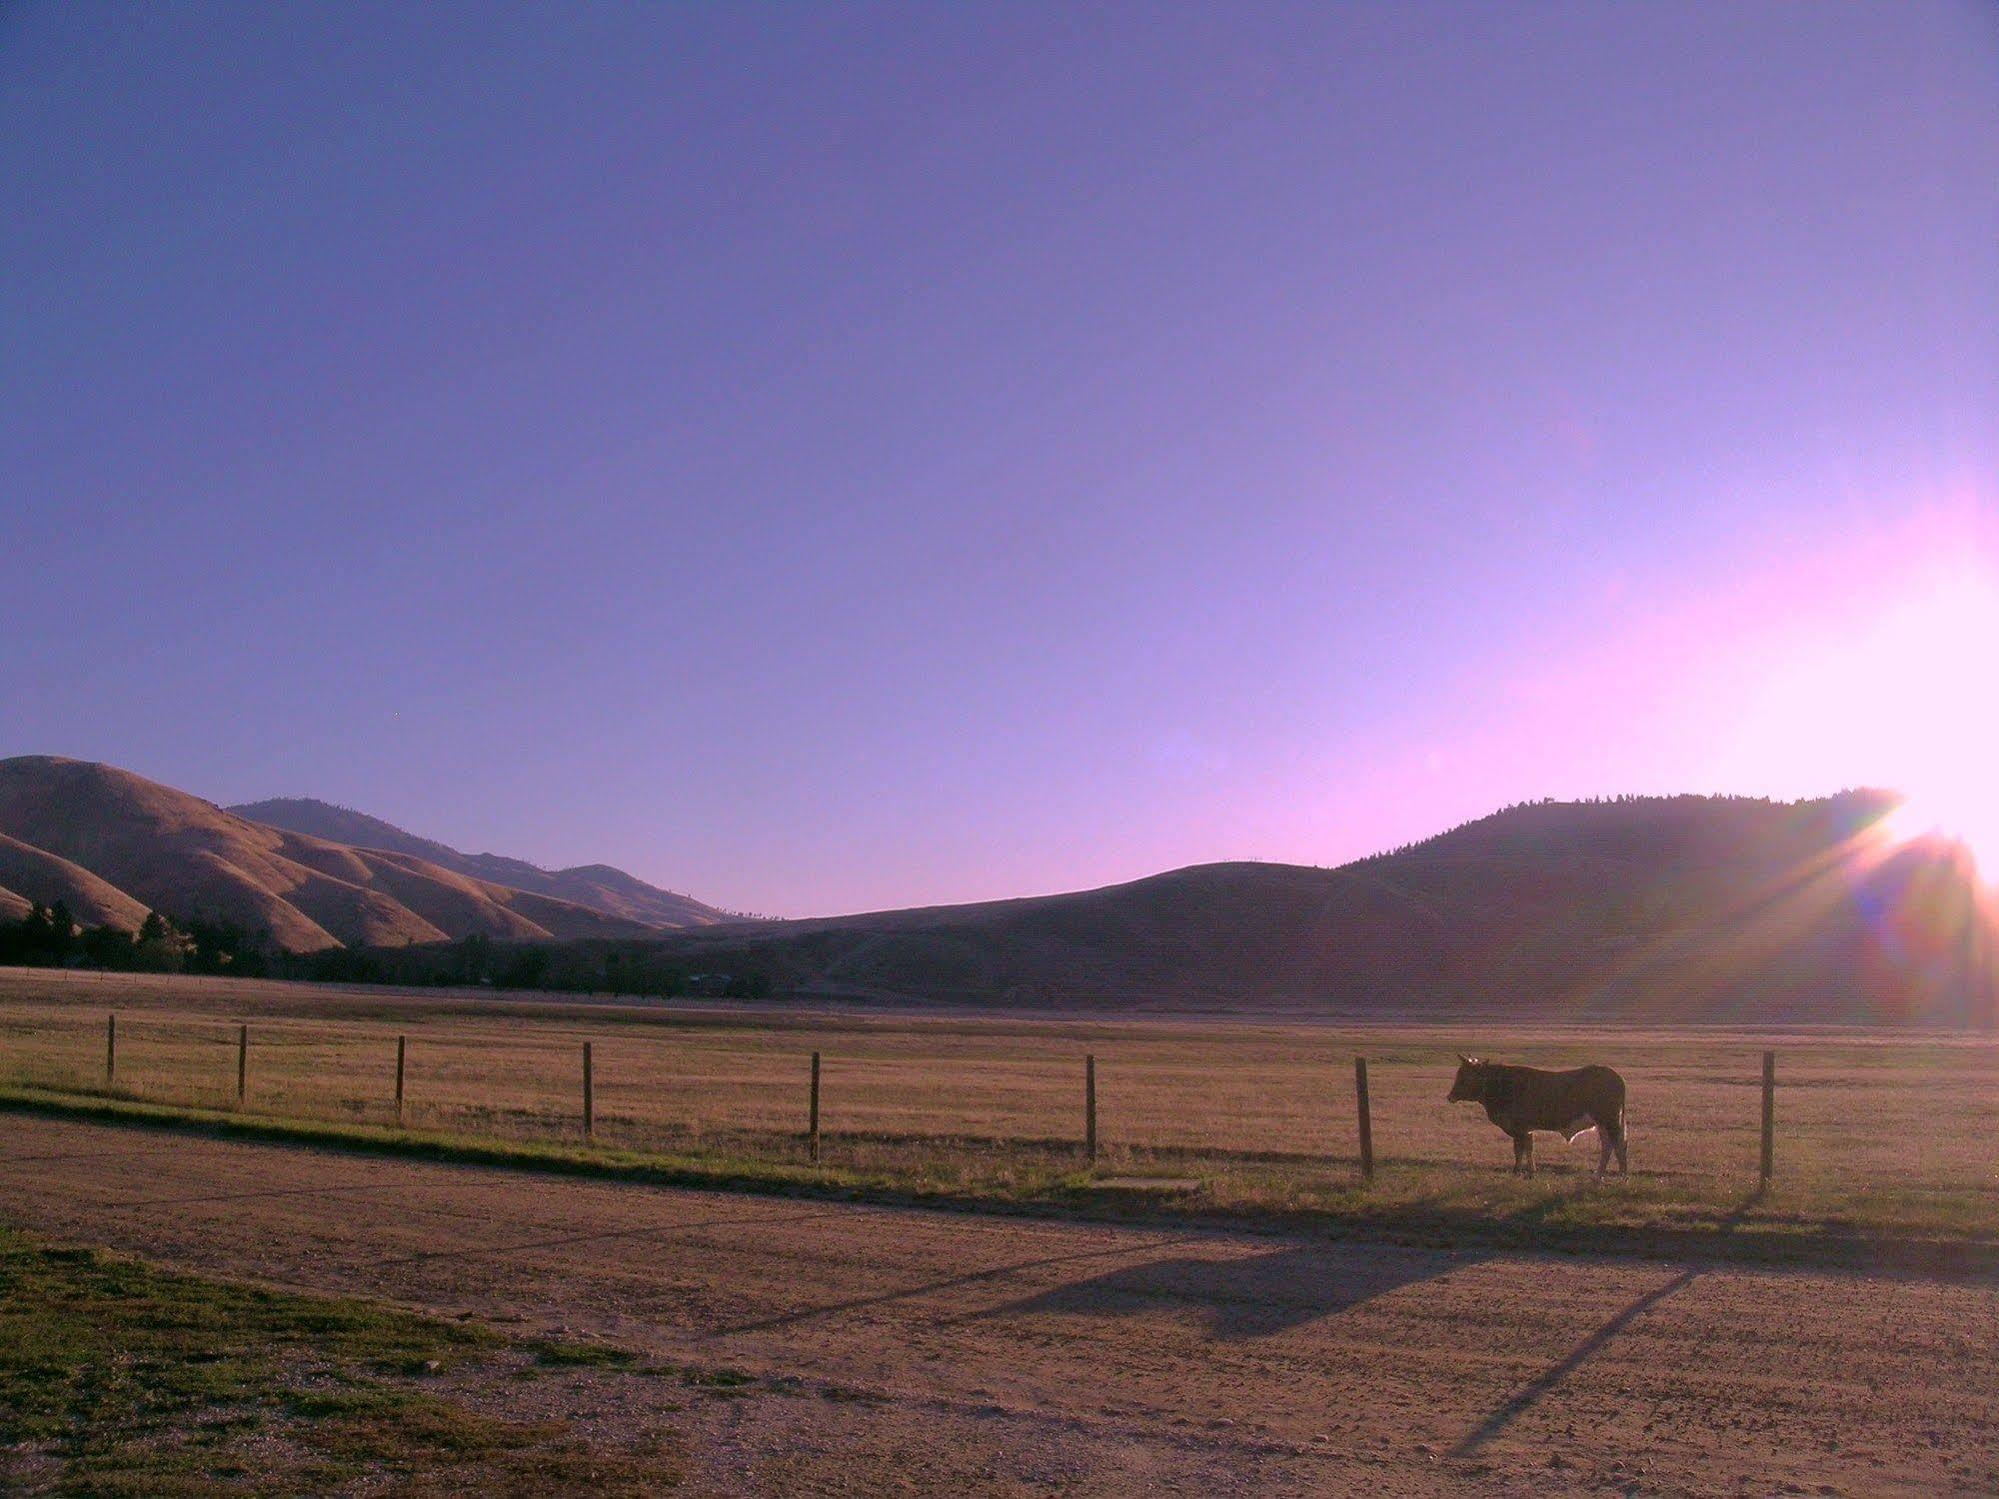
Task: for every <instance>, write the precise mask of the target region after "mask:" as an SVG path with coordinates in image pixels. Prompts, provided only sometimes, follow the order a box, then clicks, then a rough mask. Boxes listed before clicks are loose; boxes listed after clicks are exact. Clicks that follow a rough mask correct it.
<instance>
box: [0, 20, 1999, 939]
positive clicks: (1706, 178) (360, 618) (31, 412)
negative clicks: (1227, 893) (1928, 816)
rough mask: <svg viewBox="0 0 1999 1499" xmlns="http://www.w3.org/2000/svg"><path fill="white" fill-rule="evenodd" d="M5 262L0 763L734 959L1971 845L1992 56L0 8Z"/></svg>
mask: <svg viewBox="0 0 1999 1499" xmlns="http://www.w3.org/2000/svg"><path fill="white" fill-rule="evenodd" d="M0 205H4V206H0V268H4V270H0V522H4V524H5V531H6V536H7V538H8V540H7V542H6V544H5V545H4V546H0V599H4V600H5V605H6V616H7V617H8V618H9V619H10V620H11V621H12V622H13V626H14V627H13V629H11V630H10V631H9V632H8V633H9V640H8V649H7V650H6V651H5V652H4V653H0V755H4V754H16V753H52V754H66V755H72V756H78V757H82V758H88V759H96V760H106V761H110V762H112V763H114V764H118V765H121V766H124V767H126V768H128V769H131V770H135V771H138V772H140V773H141V774H144V775H147V776H151V777H153V778H155V779H157V780H161V781H165V782H167V783H169V784H172V785H175V786H179V787H182V788H183V789H186V790H189V791H193V792H195V793H196V794H198V795H202V796H205V797H208V798H211V799H213V800H216V801H219V802H230V801H237V800H248V799H253V798H260V797H265V796H274V795H309V796H318V797H322V798H325V799H327V800H331V801H336V802H340V803H343V804H346V805H350V806H354V807H358V808H360V809H362V810H364V811H367V812H370V813H372V814H374V815H377V816H380V817H385V818H387V819H389V820H390V821H392V822H395V823H398V824H400V825H402V826H404V827H406V828H409V829H411V830H413V831H416V832H419V833H422V834H425V835H427V836H431V837H435V838H440V839H443V840H444V841H446V842H449V843H452V844H454V845H456V846H459V847H461V848H466V849H469V850H474V851H477V850H487V849H490V850H495V851H500V852H505V853H510V854H515V855H518V856H522V857H527V858H531V859H534V860H535V861H537V862H540V863H544V864H549V865H564V864H571V863H580V862H594V861H605V862H609V863H613V864H617V865H619V866H621V867H624V868H627V869H629V870H631V871H632V872H634V873H636V874H639V875H641V876H643V877H645V878H648V879H651V880H654V881H656V882H658V883H661V884H664V885H668V886H671V887H673V888H676V889H681V890H685V891H688V892H690V893H693V894H695V895H697V896H700V897H702V898H704V899H707V900H711V901H714V902H716V903H719V904H722V905H726V906H728V907H730V908H732V909H738V910H748V911H753V912H758V913H765V914H777V915H803V914H814V913H827V912H834V911H849V910H861V909H868V908H873V907H883V906H894V905H905V904H916V903H930V902H941V901H952V900H967V899H982V898H988V897H996V896H1006V895H1019V894H1030V893H1039V892H1044V891H1052V890H1059V889H1070V888H1079V887H1085V886H1092V885H1097V884H1103V883H1107V882H1111V881H1115V880H1120V879H1128V878H1133V877H1137V876H1140V875H1144V874H1148V873H1152V872H1155V871H1158V870H1161V869H1165V868H1170V867H1176V866H1179V865H1183V864H1188V863H1194V862H1200V861H1205V860H1211V859H1234V858H1262V859H1278V860H1286V861H1293V862H1298V863H1309V864H1336V863H1340V862H1343V861H1345V860H1347V859H1349V858H1353V857H1355V856H1358V855H1361V854H1365V853H1368V852H1371V851H1374V850H1377V849H1380V848H1383V847H1389V846H1393V845H1396V844H1400V843H1402V842H1405V841H1409V840H1411V839H1415V838H1419V837H1422V836H1425V835H1427V834H1429V833H1431V832H1434V831H1437V830H1439V829H1441V828H1443V827H1446V826H1449V825H1451V824H1454V823H1457V822H1460V821H1463V820H1465V819H1467V818H1471V817H1476V816H1479V815H1482V814H1484V813H1486V812H1488V811H1491V810H1493V809H1495V808H1497V807H1499V806H1501V805H1504V804H1506V803H1509V802H1514V801H1519V800H1526V799H1534V798H1539V797H1543V796H1553V797H1573V796H1590V795H1604V794H1616V793H1620V792H1666V791H1736V792H1745V793H1754V794H1763V795H1774V796H1780V797H1786V798H1790V797H1800V796H1808V795H1817V794H1823V793H1825V792H1829V791H1831V790H1834V789H1837V788H1838V787H1840V786H1844V785H1852V784H1894V783H1895V782H1896V781H1897V779H1898V778H1908V777H1914V778H1916V779H1919V780H1925V781H1927V782H1928V783H1930V784H1932V785H1933V786H1935V787H1938V788H1942V789H1943V790H1944V791H1945V792H1946V793H1947V794H1953V795H1958V796H1960V797H1962V796H1972V797H1976V796H1978V795H1981V794H1983V795H1986V796H1988V797H1991V798H1993V799H1994V807H1993V808H1992V809H1991V810H1994V811H1995V812H1999V791H1991V792H1980V791H1979V790H1978V789H1977V788H1978V787H1981V786H1983V784H1984V775H1985V773H1984V770H1983V766H1984V764H1985V757H1984V746H1985V745H1989V744H1990V743H1991V742H1992V741H1991V738H1990V737H1985V738H1983V739H1982V740H1981V739H1980V736H1981V735H1991V734H1994V733H1999V721H1995V719H1994V717H1993V710H1992V709H1991V708H1990V707H1989V706H1986V705H1985V703H1984V700H1983V698H1982V697H1981V694H1982V693H1985V692H1989V691H1990V682H1991V678H1992V676H1993V672H1992V670H1991V662H1992V660H1993V658H1994V657H1995V656H1999V602H1995V601H1999V589H1995V586H1994V583H1993V579H1994V577H1995V576H1999V8H1995V7H1992V6H1989V5H1986V4H1983V3H1971V0H1966V3H1961V4H1960V3H1941V0H1938V3H1924V0H1882V3H1879V4H1867V5H1840V4H1820V5H1811V6H1805V5H1795V4H1788V3H1779V4H1771V5H1760V4H1755V3H1740V4H1730V5H1725V6H1724V5H1712V4H1689V5H1672V4H1654V5H1644V6H1636V5H1604V4H1596V3H1587V4H1575V5H1566V4H1551V3H1543V4H1523V5H1517V6H1512V5H1509V6H1494V5H1489V4H1484V3H1475V4H1470V5H1464V6H1458V5H1447V4H1442V3H1438V4H1427V5H1426V4H1417V5H1403V4H1393V5H1379V6H1376V5H1351V6H1332V5H1325V4H1316V3H1315V4H1300V5H1254V4H1248V3H1237V0H1231V3H1228V4H1209V5H1176V4H1165V3H1155V4H1145V5H1137V6H1120V5H1114V4H1099V5H1091V6H1084V7H1078V6H1071V5H1067V4H1048V5H1040V4H1030V3H1010V4H1007V5H1004V6H1000V5H991V6H979V5H937V4H918V5H907V6H889V5H870V4H852V5H839V6H804V5H796V4H790V3H785V4H772V5H764V6H759V5H752V4H731V5H726V6H724V5H693V4H689V5H678V6H676V5H665V4H661V5H643V6H641V5H636V4H633V5H593V4H583V3H572V0H565V3H563V4H561V5H554V4H549V5H541V6H519V7H516V6H501V5H485V6H408V5H401V4H394V5H388V4H383V5H371V4H365V3H341V4H337V5H335V4H326V5H318V6H315V5H309V4H296V5H285V6H273V7H248V6H242V5H236V4H225V5H215V6H210V5H204V4H197V3H176V4H170V5H155V6H132V5H122V4H120V5H97V4H92V3H87V0H80V3H61V4H34V3H20V0H14V3H11V4H5V5H0ZM1940 746H1941V747H1942V748H1940ZM1967 788H1970V789H1967Z"/></svg>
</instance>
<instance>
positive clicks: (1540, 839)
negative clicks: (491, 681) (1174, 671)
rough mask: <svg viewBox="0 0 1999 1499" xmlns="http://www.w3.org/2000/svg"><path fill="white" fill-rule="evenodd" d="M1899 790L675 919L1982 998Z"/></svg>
mask: <svg viewBox="0 0 1999 1499" xmlns="http://www.w3.org/2000/svg"><path fill="white" fill-rule="evenodd" d="M1892 805H1893V799H1892V798H1890V797H1887V796H1884V795H1881V794H1878V793H1867V792H1854V793H1847V794H1843V795H1841V796H1837V797H1831V798H1825V799H1821V800H1817V801H1808V802H1799V803H1791V804H1784V803H1773V802H1768V801H1762V800H1757V799H1750V798H1703V797H1671V798H1635V799H1629V800H1624V801H1618V802H1604V803H1587V804H1583V803H1546V804H1538V805H1530V806H1522V807H1516V808H1512V809H1509V810H1508V811H1505V812H1502V813H1499V814H1496V815H1494V816H1492V817H1489V818H1485V819H1482V820H1480V821H1478V822H1475V823H1471V824H1467V825H1466V826H1463V827H1460V828H1456V829H1453V830H1452V831H1450V832H1448V833H1445V834H1442V835H1440V836H1438V837H1436V838H1433V839H1430V840H1427V841H1426V842H1423V843H1420V844H1416V845H1414V846H1411V847H1409V848H1404V849H1399V850H1396V851H1394V852H1392V853H1389V854H1385V855H1381V856H1378V857H1375V858H1370V859H1365V860H1361V861H1359V862H1357V863H1355V864H1351V865H1348V866H1345V867H1344V868H1340V869H1314V868H1301V867H1297V866H1291V865H1278V864H1212V865H1201V866H1196V867H1193V868H1189V869H1182V870H1176V871H1174V872H1172V873H1170V874H1163V875H1158V876H1154V877H1152V878H1150V879H1144V880H1138V881H1135V882H1132V883H1130V884H1125V885H1117V886H1111V887H1108V888H1106V889H1102V890H1094V891H1085V892H1079V893H1076V894H1070V895H1059V896H1050V897H1045V898H1039V899H1030V900H1018V901H1004V902H994V903H987V904H982V905H972V906H958V907H937V908H932V909H928V910H918V911H896V912H883V913H875V914H870V915H863V916H853V917H841V918H835V919H830V920H823V921H806V922H784V923H777V924H773V925H772V926H770V927H767V928H763V929H741V928H734V929H731V928H723V929H718V930H714V931H710V932H706V933H699V934H687V935H685V936H682V937H679V938H677V939H675V940H674V941H672V942H671V943H669V944H667V945H666V947H665V949H664V951H665V952H666V953H667V954H668V955H670V956H671V957H672V958H673V959H674V960H676V961H679V962H681V963H683V964H684V965H686V966H689V967H691V968H696V969H705V970H716V971H730V970H733V969H749V970H755V971H760V972H764V973H767V974H769V975H770V976H771V978H772V979H773V981H774V982H775V983H776V984H777V985H778V986H779V987H780V988H786V987H790V988H802V989H806V990H816V991H820V992H850V993H857V994H900V995H917V996H926V997H935V998H950V999H973V1000H981V1001H1008V1002H1015V1003H1046V1002H1060V1003H1070V1002H1088V1003H1107V1004H1113V1005H1115V1004H1119V1003H1141V1002H1144V1001H1146V1000H1148V999H1158V998H1182V999H1184V998H1202V997H1206V998H1211V999H1213V1000H1215V1001H1217V1002H1222V1003H1227V1002H1233V1001H1241V1000H1254V1001H1257V1002H1261V1003H1280V1004H1297V1005H1300V1006H1304V1007H1309V1008H1337V1009H1352V1010H1406V1009H1444V1010H1456V1011H1465V1012H1486V1013H1504V1012H1509V1011H1518V1010H1521V1009H1532V1010H1535V1011H1546V1010H1550V1009H1553V1010H1560V1011H1564V1012H1569V1013H1576V1014H1583V1015H1616V1014H1624V1013H1632V1014H1644V1015H1648V1016H1654V1017H1674V1018H1688V1019H1696V1018H1715V1019H1720V1018H1752V1017H1753V1018H1758V1019H1764V1020H1835V1021H1836V1020H1845V1019H1869V1020H1888V1021H1900V1020H1922V1021H1927V1022H1932V1023H1943V1024H1963V1023H1980V1022H1983V1021H1984V1020H1986V1019H1989V1018H1990V1017H1991V1015H1992V1013H1993V993H1994V984H1993V962H1992V955H1991V945H1990V941H1989V929H1990V911H1989V910H1988V908H1987V904H1986V896H1985V894H1984V891H1983V887H1982V885H1981V884H1980V882H1979V881H1978V879H1977V878H1976V875H1975V872H1974V871H1973V870H1972V869H1971V868H1970V866H1969V863H1968V861H1967V860H1966V858H1965V856H1964V854H1963V851H1962V850H1961V849H1958V848H1957V847H1955V846H1954V845H1948V844H1940V843H1936V842H1921V843H1908V844H1898V843H1894V842H1891V841H1890V840H1889V839H1888V838H1887V837H1886V835H1885V834H1884V833H1883V831H1882V830H1881V827H1880V822H1881V818H1882V817H1883V815H1884V814H1885V812H1886V811H1887V810H1888V809H1889V808H1890V807H1891V806H1892Z"/></svg>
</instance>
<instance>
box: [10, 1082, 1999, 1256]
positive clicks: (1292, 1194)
mask: <svg viewBox="0 0 1999 1499" xmlns="http://www.w3.org/2000/svg"><path fill="white" fill-rule="evenodd" d="M0 1111H13V1112H18V1113H30V1114H39V1115H44V1116H48V1117H54V1118H65V1119H76V1120H83V1121H88V1122H92V1123H100V1124H108V1125H114V1126H120V1127H126V1128H144V1129H158V1130H171V1131H184V1132H193V1133H198V1134H202V1135H205V1136H208V1137H211V1138H219V1139H239V1140H248V1141H256V1142H262V1143H270V1144H281V1145H295V1146H303V1147H309V1148H314V1149H330V1150H341V1151H347V1152H352V1153H357V1154H362V1155H371V1156H382V1157H390V1158H402V1159H414V1160H422V1161H434V1162H443V1163H453V1164H460V1165H472V1166H482V1167H490V1168H496V1169H501V1170H508V1171H528V1172H541V1173H549V1174H557V1175H565V1176H577V1177H587V1178H591V1179H595V1180H601V1181H612V1182H628V1183H632V1184H636V1185H646V1186H665V1187H681V1188H693V1189H698V1190H704V1191H732V1192H753V1193H760V1194H767V1195H778V1196H790V1197H807V1198H816V1199H821V1200H830V1201H853V1202H872V1203H878V1204H883V1205H889V1206H920V1207H933V1208H940V1209H952V1210H960V1211H980V1212H1004V1213H1015V1214H1028V1215H1038V1216H1057V1217H1067V1218H1078V1217H1080V1218H1088V1219H1094V1220H1101V1221H1116V1222H1133V1221H1138V1222H1171V1223H1178V1224H1186V1225H1201V1224H1206V1225H1210V1226H1214V1227H1218V1228H1232V1229H1242V1228H1245V1227H1247V1228H1253V1229H1268V1230H1273V1231H1280V1232H1287V1233H1304V1234H1310V1235H1313V1236H1317V1237H1336V1238H1358V1239H1367V1240H1372V1241H1377V1242H1385V1243H1396V1244H1406V1245H1412V1246H1419V1247H1426V1248H1447V1249H1478V1250H1537V1251H1549V1252H1556V1253H1584V1254H1615V1255H1625V1256H1634V1257H1641V1258H1673V1259H1683V1258H1703V1259H1715V1260H1725V1261H1729V1262H1737V1263H1770V1264H1806V1265H1819V1266H1828V1267H1847V1268H1864V1269H1880V1270H1888V1271H1908V1272H1915V1273H1944V1274H1957V1273H1984V1272H1989V1271H1992V1270H1995V1269H1999V1233H1995V1231H1994V1229H1995V1225H1993V1224H1992V1223H1991V1222H1990V1217H1989V1214H1990V1209H1989V1206H1988V1205H1987V1204H1984V1203H1970V1204H1952V1207H1953V1209H1954V1211H1953V1212H1951V1213H1950V1214H1948V1215H1944V1216H1940V1217H1938V1218H1937V1219H1936V1221H1934V1222H1927V1223H1917V1224H1915V1225H1913V1226H1912V1224H1911V1222H1910V1221H1909V1220H1910V1219H1911V1218H1912V1217H1916V1216H1917V1215H1918V1214H1919V1213H1920V1211H1921V1209H1920V1208H1918V1209H1916V1210H1907V1209H1905V1210H1904V1211H1903V1212H1902V1213H1901V1215H1900V1217H1899V1218H1898V1217H1897V1216H1896V1215H1895V1214H1894V1213H1892V1212H1883V1211H1880V1210H1874V1211H1871V1212H1870V1210H1869V1207H1868V1205H1867V1204H1856V1205H1855V1211H1854V1212H1853V1213H1852V1214H1849V1215H1843V1216H1842V1217H1840V1218H1838V1219H1828V1218H1826V1217H1825V1216H1823V1215H1821V1214H1817V1213H1813V1212H1809V1211H1804V1210H1800V1209H1797V1208H1794V1207H1791V1206H1788V1205H1787V1204H1786V1202H1785V1199H1784V1195H1783V1193H1782V1191H1781V1189H1780V1190H1778V1191H1777V1192H1775V1193H1772V1194H1769V1195H1768V1196H1763V1195H1759V1194H1753V1193H1747V1194H1744V1195H1743V1196H1741V1197H1739V1198H1737V1199H1735V1200H1734V1201H1733V1202H1730V1201H1727V1200H1726V1199H1722V1198H1716V1197H1714V1196H1712V1195H1707V1196H1703V1195H1701V1194H1697V1193H1693V1192H1690V1191H1688V1190H1687V1189H1686V1188H1684V1187H1682V1186H1678V1185H1676V1184H1674V1183H1673V1182H1671V1181H1669V1180H1660V1179H1650V1178H1647V1177H1646V1176H1645V1175H1644V1173H1642V1172H1641V1173H1638V1174H1635V1175H1634V1176H1633V1177H1631V1178H1629V1179H1627V1180H1619V1179H1615V1178H1612V1179H1609V1180H1606V1181H1603V1182H1597V1181H1594V1180H1592V1179H1591V1178H1590V1177H1589V1176H1588V1175H1587V1174H1585V1173H1581V1172H1566V1173H1549V1174H1545V1175H1543V1176H1541V1177H1538V1178H1536V1179H1534V1180H1532V1181H1526V1180H1520V1179H1516V1178H1513V1177H1510V1176H1507V1175H1504V1174H1501V1173H1496V1172H1491V1171H1472V1170H1469V1169H1467V1170H1463V1171H1459V1172H1455V1173H1449V1174H1448V1175H1447V1174H1446V1173H1444V1172H1443V1171H1441V1170H1440V1168H1436V1167H1423V1168H1395V1167H1390V1168H1387V1169H1386V1170H1384V1171H1383V1173H1382V1174H1381V1176H1380V1177H1379V1178H1378V1179H1377V1181H1376V1182H1375V1183H1374V1184H1373V1185H1372V1186H1371V1187H1370V1186H1363V1185H1361V1184H1360V1183H1359V1182H1357V1181H1353V1180H1351V1179H1350V1178H1349V1176H1348V1174H1347V1173H1345V1172H1341V1171H1329V1172H1328V1173H1327V1175H1326V1177H1325V1179H1324V1180H1322V1181H1320V1182H1318V1183H1317V1184H1315V1185H1314V1186H1312V1187H1310V1188H1309V1189H1307V1188H1301V1187H1300V1185H1299V1183H1298V1181H1297V1179H1296V1176H1295V1173H1294V1174H1287V1175H1286V1176H1284V1177H1282V1178H1272V1179H1269V1180H1268V1181H1267V1182H1265V1183H1263V1184H1262V1185H1261V1186H1260V1185H1259V1181H1258V1179H1257V1178H1256V1177H1255V1176H1254V1175H1253V1174H1252V1175H1250V1176H1244V1175H1242V1174H1240V1173H1238V1174H1234V1175H1231V1176H1229V1177H1227V1178H1223V1179H1218V1178H1209V1177H1199V1176H1196V1177H1193V1178H1190V1179H1189V1180H1187V1181H1184V1182H1181V1183H1180V1184H1178V1185H1177V1186H1174V1187H1171V1188H1169V1189H1167V1190H1163V1191H1147V1190H1142V1189H1141V1190H1134V1189H1132V1188H1131V1187H1129V1186H1124V1185H1119V1184H1118V1183H1116V1182H1113V1181H1104V1180H1099V1179H1097V1177H1095V1176H1094V1175H1093V1174H1092V1173H1091V1172H1090V1171H1089V1170H1087V1169H1086V1168H1085V1167H1083V1165H1082V1164H1081V1163H1080V1162H1078V1163H1076V1165H1075V1166H1074V1167H1073V1168H1071V1169H1066V1170H1055V1169H1051V1168H1046V1167H1044V1168H1041V1169H1039V1170H1037V1171H1023V1172H1019V1173H1016V1174H1014V1175H1012V1176H1010V1177H1008V1178H1007V1179H1005V1180H1003V1181H997V1182H995V1181H990V1180H989V1181H983V1182H977V1183H974V1184H972V1185H970V1186H967V1185H965V1184H963V1183H956V1182H949V1181H946V1182H938V1181H934V1180H930V1179H926V1178H924V1177H923V1176H921V1175H911V1174H906V1173H896V1172H891V1171H867V1170H857V1169H854V1168H852V1167H846V1166H841V1165H838V1164H825V1165H817V1166H812V1165H803V1164H797V1163H791V1162H782V1161H769V1160H759V1159H755V1158H744V1157H735V1156H729V1155H726V1154H721V1153H713V1154H703V1155H670V1154H663V1153H654V1152H646V1151H638V1150H630V1149H622V1148H617V1147H607V1146H596V1145H590V1144H586V1143H582V1142H577V1143H573V1144H571V1143H562V1142H554V1141H531V1140H503V1139H494V1138H490V1137H479V1136H467V1135H457V1134H448V1133H442V1132H434V1131H423V1130H402V1129H394V1128H389V1127H385V1126H381V1125H369V1124H349V1123H339V1122H330V1121H321V1120H309V1119H291V1118H283V1117H277V1116H269V1115H259V1114H252V1113H240V1112H234V1111H224V1110H214V1109H200V1108H192V1107H183V1106H179V1105H172V1104H162V1103H153V1102H147V1101H143V1100H138V1099H126V1098H119V1097H116V1096H112V1095H104V1094H75V1093H60V1092H54V1091H51V1090H46V1089H38V1088H29V1087H18V1086H14V1087H0Z"/></svg>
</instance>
